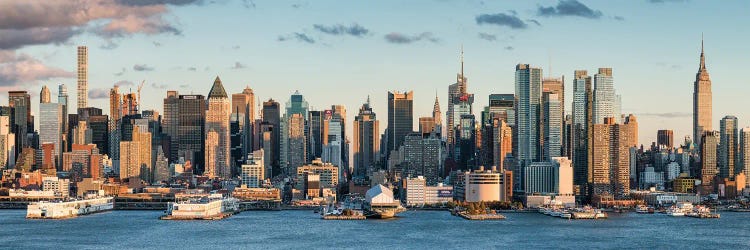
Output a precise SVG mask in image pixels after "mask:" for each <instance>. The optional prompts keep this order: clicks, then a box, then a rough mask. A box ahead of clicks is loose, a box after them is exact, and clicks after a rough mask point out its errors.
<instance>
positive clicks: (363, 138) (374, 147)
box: [352, 97, 439, 178]
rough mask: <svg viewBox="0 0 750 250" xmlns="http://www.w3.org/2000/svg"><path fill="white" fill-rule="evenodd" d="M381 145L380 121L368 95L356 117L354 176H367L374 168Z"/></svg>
mask: <svg viewBox="0 0 750 250" xmlns="http://www.w3.org/2000/svg"><path fill="white" fill-rule="evenodd" d="M438 112H439V111H438ZM433 122H434V120H433ZM420 124H421V122H420ZM433 125H434V123H433ZM433 130H434V127H433ZM379 145H380V130H379V121H378V120H377V117H376V115H375V112H373V111H372V107H370V98H369V97H368V98H367V102H366V103H364V104H362V107H361V108H359V114H357V116H355V117H354V144H353V145H352V147H353V148H354V173H353V175H352V176H353V177H357V178H365V177H367V175H368V173H370V172H371V171H372V170H373V168H374V167H375V163H376V162H377V161H378V157H377V156H378V154H379V153H380V151H379V150H378V146H379Z"/></svg>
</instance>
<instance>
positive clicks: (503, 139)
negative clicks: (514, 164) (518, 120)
mask: <svg viewBox="0 0 750 250" xmlns="http://www.w3.org/2000/svg"><path fill="white" fill-rule="evenodd" d="M492 147H493V149H492V154H493V156H492V159H493V164H492V165H493V166H497V169H498V171H503V170H505V157H506V156H508V154H511V153H512V152H513V129H512V128H511V127H510V126H509V125H508V123H507V122H506V121H505V120H502V119H500V118H495V119H493V120H492Z"/></svg>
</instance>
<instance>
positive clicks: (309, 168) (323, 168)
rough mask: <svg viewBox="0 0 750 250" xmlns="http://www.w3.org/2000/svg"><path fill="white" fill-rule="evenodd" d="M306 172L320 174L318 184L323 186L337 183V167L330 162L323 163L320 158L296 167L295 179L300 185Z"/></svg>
mask: <svg viewBox="0 0 750 250" xmlns="http://www.w3.org/2000/svg"><path fill="white" fill-rule="evenodd" d="M306 173H310V174H317V175H320V185H321V187H323V188H331V187H336V186H338V184H339V180H341V179H340V178H339V176H340V174H339V167H338V166H335V165H333V164H330V163H324V162H322V161H321V160H320V159H315V160H313V161H312V163H311V164H307V165H304V166H302V167H299V168H297V180H298V182H297V183H299V184H300V186H301V184H302V182H301V181H300V180H304V175H305V174H306Z"/></svg>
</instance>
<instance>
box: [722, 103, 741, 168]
mask: <svg viewBox="0 0 750 250" xmlns="http://www.w3.org/2000/svg"><path fill="white" fill-rule="evenodd" d="M719 124H720V125H719V126H720V130H719V133H720V135H721V136H720V138H721V139H720V140H721V142H719V152H718V153H719V159H718V160H719V161H718V163H719V177H721V178H729V179H730V180H734V175H735V174H737V173H736V172H735V170H736V167H735V160H736V159H737V158H736V157H737V137H738V132H739V131H738V130H737V117H735V116H733V115H728V116H725V117H724V118H722V119H721V122H720V123H719Z"/></svg>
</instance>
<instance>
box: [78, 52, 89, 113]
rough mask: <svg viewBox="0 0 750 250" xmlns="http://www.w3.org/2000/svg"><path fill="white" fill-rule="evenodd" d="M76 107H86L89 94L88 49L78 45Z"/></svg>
mask: <svg viewBox="0 0 750 250" xmlns="http://www.w3.org/2000/svg"><path fill="white" fill-rule="evenodd" d="M77 94H78V107H77V108H79V109H80V108H85V107H88V106H89V105H88V100H89V99H88V98H89V97H88V94H89V50H88V48H87V47H86V46H78V92H77Z"/></svg>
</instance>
